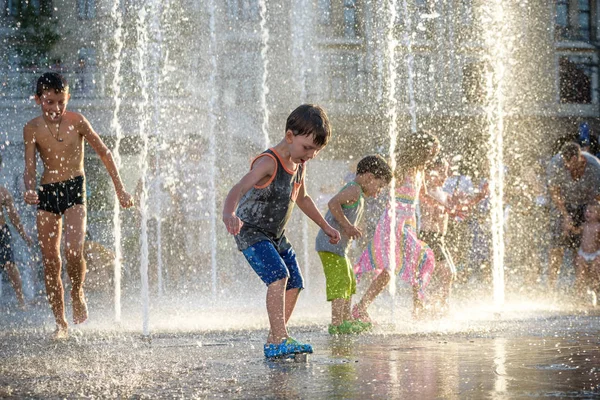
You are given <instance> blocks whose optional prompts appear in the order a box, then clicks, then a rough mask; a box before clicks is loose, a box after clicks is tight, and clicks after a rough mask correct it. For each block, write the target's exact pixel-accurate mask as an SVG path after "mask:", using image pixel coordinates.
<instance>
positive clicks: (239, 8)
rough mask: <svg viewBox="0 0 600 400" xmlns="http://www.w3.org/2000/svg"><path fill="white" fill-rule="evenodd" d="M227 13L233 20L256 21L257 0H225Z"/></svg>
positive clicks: (257, 18) (258, 11)
mask: <svg viewBox="0 0 600 400" xmlns="http://www.w3.org/2000/svg"><path fill="white" fill-rule="evenodd" d="M227 15H228V16H229V19H231V20H234V21H258V20H259V19H260V7H259V6H258V0H227Z"/></svg>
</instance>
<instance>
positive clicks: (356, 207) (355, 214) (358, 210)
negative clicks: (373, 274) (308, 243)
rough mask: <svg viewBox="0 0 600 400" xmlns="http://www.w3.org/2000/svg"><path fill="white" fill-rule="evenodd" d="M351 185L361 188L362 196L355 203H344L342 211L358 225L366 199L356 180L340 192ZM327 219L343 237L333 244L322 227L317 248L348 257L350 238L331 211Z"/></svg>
mask: <svg viewBox="0 0 600 400" xmlns="http://www.w3.org/2000/svg"><path fill="white" fill-rule="evenodd" d="M349 185H356V186H358V187H359V188H360V197H359V198H358V200H356V202H355V203H354V204H347V205H342V211H343V212H344V215H345V216H346V218H348V221H350V223H351V224H353V225H356V223H357V222H358V221H360V218H361V217H362V213H363V209H364V207H365V199H364V196H363V191H362V188H361V187H360V185H359V184H358V183H356V182H349V183H348V184H346V186H344V187H343V188H342V189H341V190H340V192H341V191H342V190H344V189H346V188H347V187H348V186H349ZM325 220H326V221H327V222H328V223H329V225H331V226H332V227H334V228H335V229H337V230H338V231H339V232H340V234H341V239H340V241H339V242H338V243H337V244H331V243H329V236H327V235H326V234H325V232H323V230H322V229H321V230H319V233H318V234H317V240H316V246H315V248H316V250H317V251H326V252H329V253H333V254H337V255H339V256H341V257H346V255H347V254H348V248H349V247H350V238H349V237H348V236H345V235H344V234H343V233H342V230H341V227H340V224H339V223H338V222H337V220H336V219H335V218H334V217H333V215H332V214H331V211H327V214H326V215H325Z"/></svg>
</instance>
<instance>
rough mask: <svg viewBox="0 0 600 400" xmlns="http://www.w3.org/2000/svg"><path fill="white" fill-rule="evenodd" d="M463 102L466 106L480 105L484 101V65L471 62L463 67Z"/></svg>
mask: <svg viewBox="0 0 600 400" xmlns="http://www.w3.org/2000/svg"><path fill="white" fill-rule="evenodd" d="M462 91H463V100H464V101H465V102H466V103H468V104H482V103H483V100H484V99H485V95H486V89H485V64H484V63H483V62H472V63H470V64H467V65H465V66H464V67H463V78H462Z"/></svg>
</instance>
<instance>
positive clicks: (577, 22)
mask: <svg viewBox="0 0 600 400" xmlns="http://www.w3.org/2000/svg"><path fill="white" fill-rule="evenodd" d="M594 4H595V1H593V0H556V18H555V24H556V27H555V35H556V39H557V40H583V41H587V42H589V41H591V40H592V39H594V35H593V34H592V9H593V5H594Z"/></svg>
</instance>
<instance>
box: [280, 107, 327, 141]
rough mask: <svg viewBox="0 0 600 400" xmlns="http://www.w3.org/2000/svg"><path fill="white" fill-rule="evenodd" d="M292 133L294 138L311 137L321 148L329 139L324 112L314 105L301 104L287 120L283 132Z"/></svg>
mask: <svg viewBox="0 0 600 400" xmlns="http://www.w3.org/2000/svg"><path fill="white" fill-rule="evenodd" d="M288 130H290V131H292V132H293V134H294V136H310V135H313V141H314V143H315V144H316V145H317V146H319V147H323V146H325V145H327V143H328V142H329V138H330V137H331V126H330V125H329V118H328V117H327V114H325V110H323V109H322V108H321V107H319V106H317V105H315V104H302V105H301V106H300V107H298V108H296V109H295V110H294V111H292V113H291V114H290V115H289V117H288V118H287V121H286V123H285V131H286V132H287V131H288Z"/></svg>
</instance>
